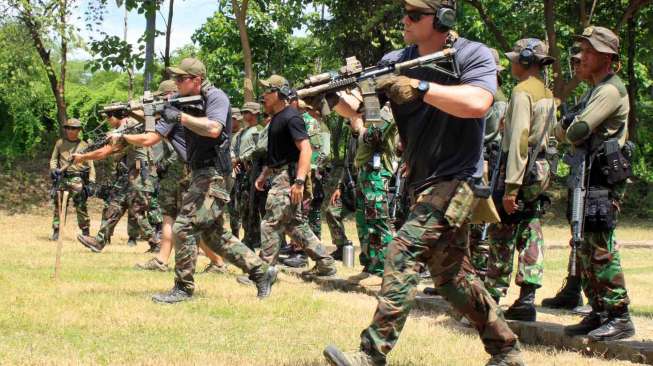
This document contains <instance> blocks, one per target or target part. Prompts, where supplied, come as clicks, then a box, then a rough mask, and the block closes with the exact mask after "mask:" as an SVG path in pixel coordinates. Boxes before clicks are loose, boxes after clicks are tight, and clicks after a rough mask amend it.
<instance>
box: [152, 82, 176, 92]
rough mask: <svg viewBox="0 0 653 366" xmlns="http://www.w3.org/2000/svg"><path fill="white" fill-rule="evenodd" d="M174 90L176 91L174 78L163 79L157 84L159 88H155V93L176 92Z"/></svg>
mask: <svg viewBox="0 0 653 366" xmlns="http://www.w3.org/2000/svg"><path fill="white" fill-rule="evenodd" d="M176 92H177V83H175V81H174V80H163V81H162V82H161V83H160V84H159V89H157V91H156V94H157V95H162V94H168V93H176Z"/></svg>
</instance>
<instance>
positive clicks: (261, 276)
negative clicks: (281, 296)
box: [249, 266, 278, 299]
mask: <svg viewBox="0 0 653 366" xmlns="http://www.w3.org/2000/svg"><path fill="white" fill-rule="evenodd" d="M262 269H263V268H256V269H255V270H254V271H252V273H250V275H249V278H250V279H251V280H252V281H254V283H255V284H256V297H258V298H259V299H264V298H266V297H268V296H270V293H272V285H273V284H274V283H275V282H276V281H277V273H278V270H277V267H275V266H267V268H266V269H265V272H262V271H261V270H262ZM259 271H261V272H262V273H258V272H259Z"/></svg>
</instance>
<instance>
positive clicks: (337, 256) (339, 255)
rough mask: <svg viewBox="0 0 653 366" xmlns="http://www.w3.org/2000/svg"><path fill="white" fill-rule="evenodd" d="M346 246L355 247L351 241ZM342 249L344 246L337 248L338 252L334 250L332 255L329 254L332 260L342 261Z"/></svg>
mask: <svg viewBox="0 0 653 366" xmlns="http://www.w3.org/2000/svg"><path fill="white" fill-rule="evenodd" d="M345 245H353V244H352V242H351V240H347V243H345ZM342 248H343V245H340V246H336V250H334V251H333V252H331V254H329V255H330V256H331V258H333V260H336V261H342Z"/></svg>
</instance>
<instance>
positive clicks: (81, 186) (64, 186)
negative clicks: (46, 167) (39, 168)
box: [50, 118, 95, 241]
mask: <svg viewBox="0 0 653 366" xmlns="http://www.w3.org/2000/svg"><path fill="white" fill-rule="evenodd" d="M63 128H64V138H62V139H59V140H57V142H56V143H55V144H54V149H53V150H52V157H51V158H50V177H51V178H52V181H53V185H54V184H56V186H53V191H54V190H56V191H68V192H70V195H71V197H72V199H73V203H74V204H75V211H76V213H77V225H78V226H79V229H80V230H81V231H82V234H83V235H88V234H89V226H90V223H91V220H90V219H89V217H88V209H87V208H86V200H87V198H88V194H87V192H88V191H92V189H89V188H92V186H93V185H95V166H94V165H93V162H92V161H89V162H87V163H85V164H71V159H72V154H74V153H76V152H77V151H81V150H84V149H85V148H86V146H87V145H86V142H84V141H81V140H80V139H79V133H80V132H81V130H82V123H81V122H80V121H79V120H78V119H75V118H71V119H69V120H67V121H66V122H65V123H64V125H63ZM85 188H86V189H85ZM52 200H53V202H54V216H53V218H52V236H51V237H50V239H51V240H55V241H56V240H58V239H59V224H60V223H59V203H60V202H59V199H58V197H57V194H53V195H52ZM65 204H67V203H65Z"/></svg>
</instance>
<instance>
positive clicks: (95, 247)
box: [77, 235, 104, 253]
mask: <svg viewBox="0 0 653 366" xmlns="http://www.w3.org/2000/svg"><path fill="white" fill-rule="evenodd" d="M77 240H78V241H79V242H80V243H82V245H83V246H85V247H87V248H88V249H90V250H91V251H92V252H93V253H100V252H101V251H102V249H104V244H103V243H100V242H99V241H98V240H97V239H95V238H94V237H92V236H88V235H77Z"/></svg>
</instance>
